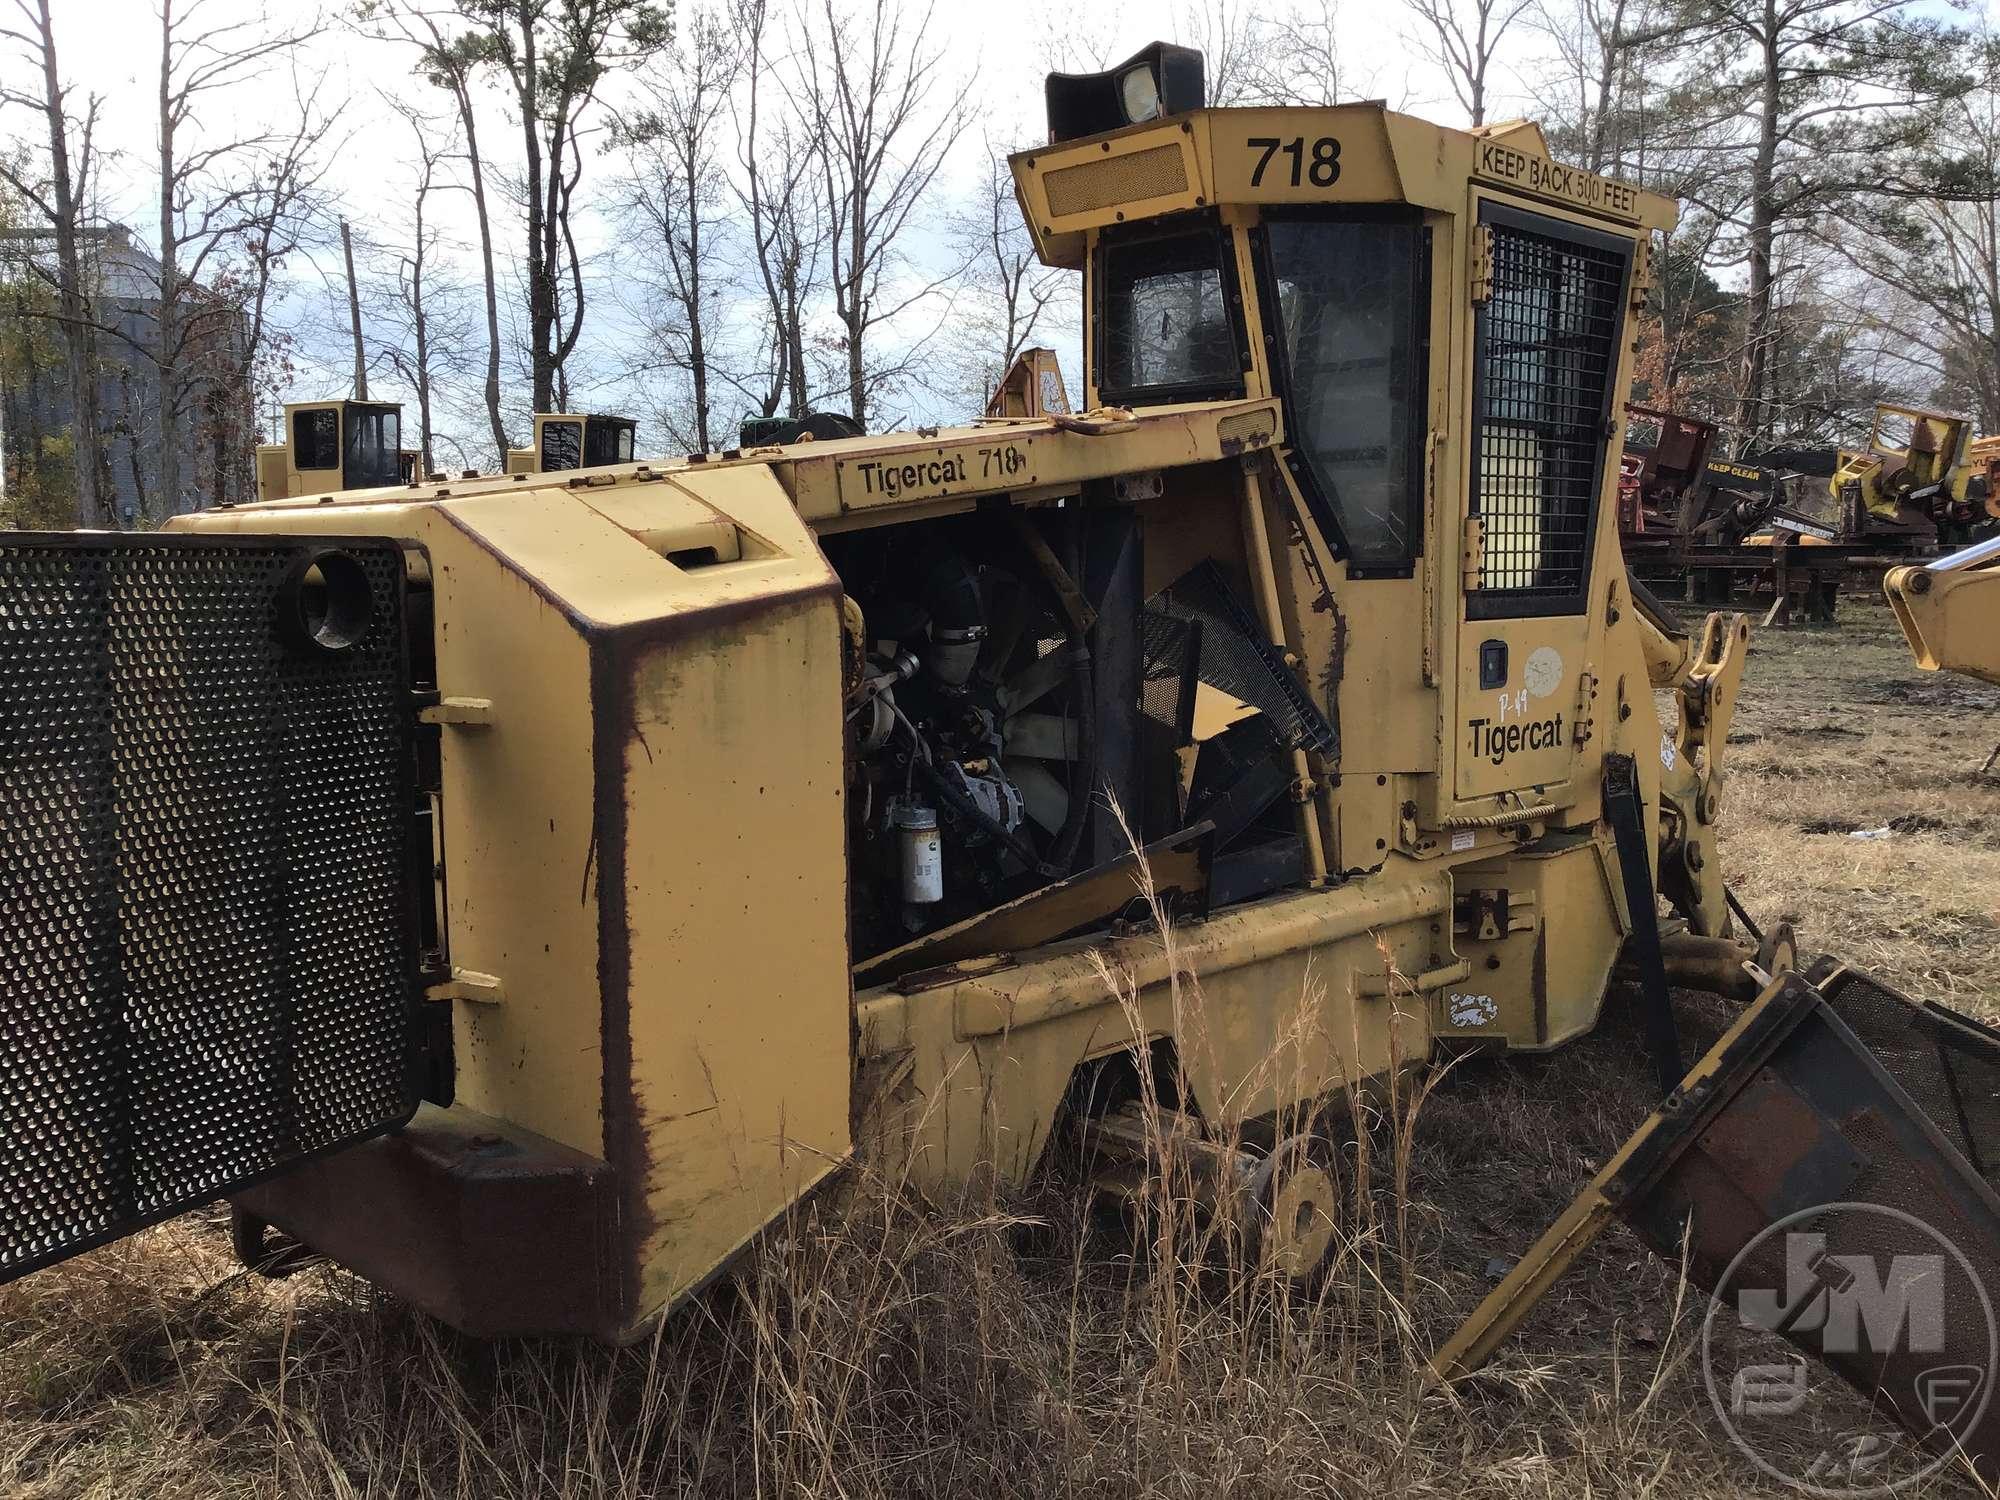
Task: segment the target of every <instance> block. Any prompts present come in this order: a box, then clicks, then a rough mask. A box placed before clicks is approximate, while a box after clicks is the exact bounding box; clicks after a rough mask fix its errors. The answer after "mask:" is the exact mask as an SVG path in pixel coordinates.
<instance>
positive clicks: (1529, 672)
mask: <svg viewBox="0 0 2000 1500" xmlns="http://www.w3.org/2000/svg"><path fill="white" fill-rule="evenodd" d="M1521 680H1522V681H1523V682H1525V683H1527V685H1528V691H1529V692H1531V693H1533V694H1534V695H1535V696H1536V697H1537V698H1546V697H1548V695H1549V694H1550V693H1553V692H1554V691H1555V690H1556V689H1557V688H1559V687H1561V686H1562V680H1563V659H1562V653H1561V652H1559V651H1557V650H1556V648H1555V647H1553V646H1537V647H1536V648H1535V649H1534V650H1533V651H1532V652H1531V653H1529V656H1528V664H1527V665H1526V666H1525V667H1523V668H1522V669H1521Z"/></svg>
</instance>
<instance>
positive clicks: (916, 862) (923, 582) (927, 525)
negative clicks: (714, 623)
mask: <svg viewBox="0 0 2000 1500" xmlns="http://www.w3.org/2000/svg"><path fill="white" fill-rule="evenodd" d="M823 545H824V547H825V550H826V553H827V556H828V558H829V559H830V561H831V562H832V563H833V566H834V569H835V571H836V572H837V573H838V574H839V575H840V579H841V582H842V586H843V589H844V591H845V599H844V600H843V633H844V636H845V638H846V639H845V659H844V664H845V671H846V675H847V681H846V683H845V703H846V716H847V768H848V769H847V780H848V793H849V795H848V841H849V843H848V848H849V861H848V863H849V871H850V891H851V895H850V912H849V920H850V941H851V948H852V953H853V956H854V958H855V960H856V961H857V962H859V961H862V960H866V959H870V958H873V957H875V956H876V955H880V954H883V953H885V952H888V951H890V950H892V949H895V948H897V947H899V946H900V945H902V944H905V943H909V942H912V941H913V940H917V939H921V938H922V937H924V935H926V934H930V933H934V932H937V931H938V930H940V929H942V928H946V927H950V926H953V925H954V924H958V923H962V922H965V921H968V920H970V919H973V918H976V917H977V916H979V915H980V914H981V913H983V912H987V911H991V910H992V909H994V908H996V907H999V906H1002V905H1005V904H1006V903H1008V902H1010V901H1014V900H1016V899H1017V898H1019V897H1021V896H1024V895H1026V894H1028V893H1030V892H1032V891H1035V890H1037V889H1040V888H1044V887H1047V886H1050V885H1053V884H1056V883H1058V882H1062V881H1065V880H1069V879H1072V878H1073V877H1076V876H1078V875H1080V874H1082V873H1083V872H1085V871H1088V870H1091V869H1093V868H1095V867H1098V866H1101V865H1103V864H1105V863H1107V862H1109V861H1112V860H1116V859H1118V858H1120V857H1122V856H1124V855H1126V854H1128V853H1129V851H1130V850H1131V849H1132V847H1134V846H1135V845H1137V846H1141V847H1143V846H1144V845H1146V844H1148V843H1151V842H1153V841H1155V840H1158V839H1161V838H1165V837H1168V836H1170V835H1176V834H1180V833H1184V832H1186V831H1188V830H1190V829H1194V828H1197V827H1202V826H1208V827H1209V828H1210V832H1209V837H1211V838H1212V840H1213V845H1212V852H1213V853H1214V855H1215V856H1216V857H1217V859H1218V861H1219V863H1218V873H1217V876H1216V877H1215V879H1214V880H1213V882H1212V883H1213V884H1214V885H1215V887H1216V889H1215V890H1214V891H1213V892H1212V893H1211V894H1212V896H1213V897H1217V898H1220V899H1224V900H1228V899H1239V900H1240V899H1245V898H1246V897H1247V896H1251V895H1257V894H1262V893H1264V892H1265V891H1268V890H1272V889H1276V888H1278V887H1279V886H1282V885H1285V884H1291V883H1296V882H1297V881H1298V880H1300V879H1302V878H1303V861H1302V858H1300V857H1299V854H1300V851H1299V834H1298V826H1297V813H1296V809H1295V808H1293V807H1292V806H1291V805H1290V800H1289V798H1288V797H1287V795H1286V794H1287V793H1288V792H1289V791H1290V789H1291V787H1292V784H1293V781H1294V774H1293V771H1292V769H1291V767H1290V764H1289V762H1290V754H1291V751H1293V750H1294V749H1296V748H1299V747H1302V746H1309V747H1311V748H1315V749H1321V750H1324V749H1327V748H1328V747H1330V745H1331V744H1332V741H1333V737H1334V736H1333V731H1332V728H1331V726H1330V725H1328V724H1327V723H1326V721H1325V719H1324V718H1323V717H1321V715H1320V714H1319V713H1318V712H1317V710H1316V709H1314V707H1313V706H1312V704H1311V703H1310V701H1309V700H1308V699H1307V698H1306V696H1305V694H1304V692H1303V690H1302V689H1301V688H1300V686H1299V684H1298V682H1297V680H1296V677H1295V676H1294V675H1293V674H1292V672H1291V671H1290V669H1289V668H1288V667H1287V665H1286V663H1285V662H1284V660H1283V658H1282V656H1281V655H1280V654H1279V653H1277V652H1276V651H1275V649H1274V648H1272V647H1271V646H1270V645H1269V644H1268V642H1267V641H1265V640H1264V639H1263V638H1262V635H1261V633H1260V632H1259V630H1258V627H1257V622H1256V620H1255V618H1254V616H1253V614H1252V612H1251V611H1250V609H1249V608H1248V606H1247V605H1245V604H1244V603H1243V599H1244V597H1245V582H1246V581H1245V580H1244V579H1243V578H1242V577H1241V576H1240V568H1239V569H1238V571H1237V576H1232V574H1231V571H1230V568H1229V567H1228V566H1225V565H1224V564H1223V563H1222V562H1220V561H1218V560H1216V559H1213V558H1211V559H1207V560H1204V561H1202V562H1200V563H1198V564H1197V565H1196V566H1195V567H1193V568H1191V569H1189V570H1188V571H1187V572H1185V573H1183V574H1182V575H1181V576H1180V577H1179V578H1178V579H1176V580H1174V582H1172V583H1171V584H1170V585H1168V586H1167V587H1165V588H1161V589H1157V590H1156V591H1155V592H1154V593H1153V594H1152V595H1150V596H1148V595H1147V594H1146V592H1145V578H1146V572H1147V568H1146V554H1145V543H1144V525H1143V523H1142V520H1141V517H1140V514H1139V512H1138V510H1137V509H1136V508H1135V507H1133V506H1129V505H1122V504H1106V505H1091V504H1075V503H1072V504H1069V505H1064V506H1058V507H1049V508H1042V509H1036V510H1023V509H1019V508H1015V507H1010V506H1006V505H1001V506H997V507H993V508H989V509H982V510H980V511H976V512H974V513H972V514H970V515H962V516H951V517H945V518H941V519H934V520H926V521H918V522H910V523H905V524H901V525H894V526H887V527H880V528H875V529H871V530H865V531H855V532H847V533H842V534H837V535H833V536H829V537H826V538H824V539H823ZM1227 870H1234V871H1235V874H1234V875H1232V876H1229V877H1227V878H1224V875H1223V873H1222V872H1224V871H1227ZM1110 915H1111V913H1105V916H1106V917H1107V918H1108V917H1109V916H1110Z"/></svg>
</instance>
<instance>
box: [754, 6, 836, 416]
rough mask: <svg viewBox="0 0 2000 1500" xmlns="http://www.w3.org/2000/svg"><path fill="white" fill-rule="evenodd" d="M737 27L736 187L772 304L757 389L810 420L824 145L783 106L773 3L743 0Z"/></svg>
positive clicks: (770, 408) (769, 405)
mask: <svg viewBox="0 0 2000 1500" xmlns="http://www.w3.org/2000/svg"><path fill="white" fill-rule="evenodd" d="M736 29H737V33H738V35H739V36H740V37H741V38H742V44H743V53H742V56H743V86H742V90H741V104H740V109H741V113H739V114H738V116H737V119H736V129H737V148H736V159H737V165H738V167H739V169H740V177H739V182H738V186H737V189H736V191H737V198H738V202H739V203H740V205H741V207H742V211H743V213H744V215H745V216H746V217H747V218H748V220H749V228H750V247H751V251H752V254H753V258H754V259H755V261H756V266H757V277H758V281H759V283H760V284H761V286H762V288H763V292H764V301H765V308H766V314H765V327H766V333H765V339H764V353H765V365H764V370H763V379H762V381H761V388H760V389H756V390H753V391H751V392H750V393H749V394H750V395H751V398H752V400H753V402H754V403H755V405H756V407H757V410H758V411H759V412H760V413H761V414H762V415H764V416H767V417H769V416H774V415H776V413H777V412H778V410H779V408H780V407H781V406H782V407H783V408H784V410H785V413H786V414H787V415H788V416H792V417H802V416H804V415H805V414H806V412H807V411H808V410H809V409H810V407H811V404H812V393H811V387H810V384H809V381H808V377H807V371H806V335H805V323H806V309H807V308H808V307H809V306H810V305H811V303H812V300H813V298H814V296H815V295H816V293H817V289H818V285H819V282H818V277H819V267H820V260H821V251H822V249H823V248H824V246H825V243H826V233H827V226H826V220H825V217H824V214H823V212H822V205H821V203H820V201H819V199H818V197H817V190H816V182H817V179H818V176H819V151H820V147H821V142H820V139H819V137H818V136H817V135H816V134H815V133H814V129H813V125H812V123H811V122H810V121H809V120H804V119H801V118H800V116H799V115H798V114H797V113H796V112H786V111H785V110H784V109H783V103H784V96H783V91H782V90H781V89H778V88H777V87H776V86H775V83H774V78H773V62H772V57H773V53H774V52H775V50H776V47H777V41H778V39H777V29H778V28H777V24H776V22H775V21H774V19H773V17H772V16H771V13H770V0H741V4H740V5H739V7H738V10H737V12H736ZM774 94H776V95H778V98H776V99H774V98H773V97H772V96H773V95H774Z"/></svg>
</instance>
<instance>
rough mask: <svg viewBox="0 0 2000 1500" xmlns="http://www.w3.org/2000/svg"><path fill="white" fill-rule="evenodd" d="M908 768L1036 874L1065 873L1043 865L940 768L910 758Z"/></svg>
mask: <svg viewBox="0 0 2000 1500" xmlns="http://www.w3.org/2000/svg"><path fill="white" fill-rule="evenodd" d="M910 769H911V770H912V771H914V772H916V774H917V779H918V780H919V781H921V782H923V784H924V785H925V786H927V787H929V788H930V789H931V790H932V791H933V792H935V793H936V794H937V797H938V800H939V801H940V802H942V803H944V805H945V806H946V807H948V808H950V809H951V810H952V811H953V812H955V813H957V814H958V816H959V817H961V818H964V819H965V820H966V821H967V822H969V823H975V824H977V825H978V826H979V827H981V828H983V829H985V830H986V832H988V833H989V834H991V835H992V836H993V837H994V838H996V839H998V840H999V841H1000V843H1002V844H1003V845H1005V846H1006V848H1007V850H1008V852H1009V853H1011V854H1012V855H1013V856H1014V857H1015V858H1016V859H1018V860H1020V861H1021V863H1022V864H1024V865H1026V866H1027V867H1028V868H1029V869H1030V870H1033V871H1034V872H1035V873H1036V874H1037V875H1040V876H1042V877H1043V878H1044V879H1048V880H1060V879H1061V878H1062V877H1063V875H1064V873H1066V872H1064V871H1062V870H1058V869H1057V868H1056V867H1055V865H1054V864H1044V863H1043V862H1042V857H1041V856H1040V855H1039V854H1037V853H1036V852H1035V847H1034V845H1032V844H1030V843H1029V842H1028V841H1027V840H1026V839H1024V838H1022V837H1020V835H1018V834H1016V833H1014V832H1012V831H1011V830H1010V829H1008V827H1007V826H1006V824H1004V823H1002V822H1000V821H999V820H998V819H996V818H993V817H990V816H989V815H988V814H987V811H986V809H985V808H983V807H981V806H980V805H979V804H978V803H977V802H974V801H973V800H972V799H971V798H970V797H968V796H967V795H966V794H965V793H964V792H962V791H960V790H959V789H958V788H957V787H955V786H953V785H952V784H951V781H950V779H949V778H947V777H946V775H945V774H944V772H942V771H940V770H939V769H938V768H937V767H936V766H934V765H932V764H931V763H930V762H929V761H927V760H920V759H912V760H911V762H910Z"/></svg>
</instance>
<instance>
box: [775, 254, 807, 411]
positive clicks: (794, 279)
mask: <svg viewBox="0 0 2000 1500" xmlns="http://www.w3.org/2000/svg"><path fill="white" fill-rule="evenodd" d="M802 300H803V299H802V298H801V296H800V293H799V264H798V257H797V255H792V256H791V257H790V258H789V259H788V260H787V261H786V262H785V320H784V323H785V326H784V327H783V328H782V329H780V330H779V337H781V338H782V339H783V340H784V341H785V389H786V390H787V391H788V392H789V393H790V394H789V396H788V399H787V402H786V414H787V415H788V416H791V417H793V418H795V419H796V418H798V417H803V416H804V415H805V414H806V412H807V410H808V409H809V403H808V400H807V395H808V392H807V387H806V336H805V324H804V317H805V313H804V310H803V309H802V308H801V306H800V303H801V301H802Z"/></svg>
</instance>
